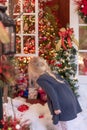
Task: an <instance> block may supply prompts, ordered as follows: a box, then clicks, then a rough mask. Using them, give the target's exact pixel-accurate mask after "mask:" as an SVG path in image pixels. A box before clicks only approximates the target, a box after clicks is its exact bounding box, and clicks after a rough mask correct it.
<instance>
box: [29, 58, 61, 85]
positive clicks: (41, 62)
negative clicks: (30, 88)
mask: <svg viewBox="0 0 87 130" xmlns="http://www.w3.org/2000/svg"><path fill="white" fill-rule="evenodd" d="M28 72H29V74H30V77H31V78H32V76H33V78H38V77H39V76H40V75H41V74H44V73H45V72H47V73H48V74H49V75H50V76H52V77H53V78H55V79H56V80H57V81H58V82H61V83H63V81H62V80H59V79H57V78H56V76H55V75H54V74H53V73H52V71H51V69H50V67H49V65H48V64H47V62H46V60H45V59H43V58H42V57H39V56H38V57H32V58H31V59H30V62H29V65H28ZM34 76H36V77H34ZM30 77H29V78H30Z"/></svg>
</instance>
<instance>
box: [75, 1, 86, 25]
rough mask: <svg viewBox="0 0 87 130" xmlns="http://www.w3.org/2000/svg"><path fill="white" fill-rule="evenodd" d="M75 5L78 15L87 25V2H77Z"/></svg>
mask: <svg viewBox="0 0 87 130" xmlns="http://www.w3.org/2000/svg"><path fill="white" fill-rule="evenodd" d="M75 4H76V6H77V9H76V10H77V12H78V15H79V16H80V17H81V19H82V20H83V21H84V23H87V0H75Z"/></svg>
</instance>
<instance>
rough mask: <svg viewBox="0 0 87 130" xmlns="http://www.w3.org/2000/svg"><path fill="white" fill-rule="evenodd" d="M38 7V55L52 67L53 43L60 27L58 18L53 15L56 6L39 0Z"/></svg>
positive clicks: (53, 60) (53, 61)
mask: <svg viewBox="0 0 87 130" xmlns="http://www.w3.org/2000/svg"><path fill="white" fill-rule="evenodd" d="M39 8H40V11H39V55H40V56H41V57H43V58H45V59H46V60H47V62H48V64H49V65H50V66H51V67H52V66H53V65H54V64H55V60H56V59H55V56H56V53H55V52H56V51H55V45H56V38H57V36H58V30H59V28H60V23H59V20H58V18H56V17H55V15H54V14H55V12H56V10H57V9H58V7H57V6H55V7H51V6H50V2H46V3H45V2H40V3H39Z"/></svg>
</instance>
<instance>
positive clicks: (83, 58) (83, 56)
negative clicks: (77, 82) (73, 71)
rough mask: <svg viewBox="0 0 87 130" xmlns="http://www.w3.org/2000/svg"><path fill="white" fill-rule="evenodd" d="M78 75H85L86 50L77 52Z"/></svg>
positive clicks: (86, 66)
mask: <svg viewBox="0 0 87 130" xmlns="http://www.w3.org/2000/svg"><path fill="white" fill-rule="evenodd" d="M79 75H87V52H80V53H79Z"/></svg>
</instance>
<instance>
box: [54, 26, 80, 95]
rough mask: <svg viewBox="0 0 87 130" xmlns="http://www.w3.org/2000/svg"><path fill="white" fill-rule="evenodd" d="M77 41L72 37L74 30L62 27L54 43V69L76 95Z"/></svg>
mask: <svg viewBox="0 0 87 130" xmlns="http://www.w3.org/2000/svg"><path fill="white" fill-rule="evenodd" d="M77 47H78V42H77V40H76V39H75V38H74V32H73V29H71V28H66V29H65V28H62V29H60V31H59V40H58V43H57V45H56V51H57V54H56V60H57V62H56V66H55V67H54V70H56V71H57V72H58V73H59V74H60V75H61V76H62V77H63V78H64V79H66V80H67V81H68V82H69V84H70V86H71V89H72V90H73V92H74V93H75V94H76V95H78V93H77V91H76V90H77V89H78V80H77V78H76V72H77V65H76V63H75V61H76V55H77V50H76V48H77Z"/></svg>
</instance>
